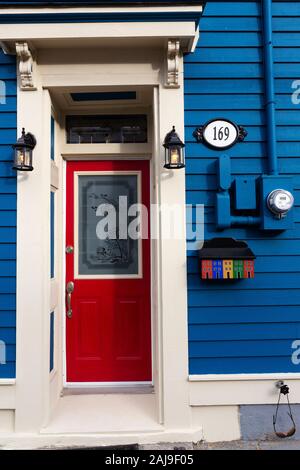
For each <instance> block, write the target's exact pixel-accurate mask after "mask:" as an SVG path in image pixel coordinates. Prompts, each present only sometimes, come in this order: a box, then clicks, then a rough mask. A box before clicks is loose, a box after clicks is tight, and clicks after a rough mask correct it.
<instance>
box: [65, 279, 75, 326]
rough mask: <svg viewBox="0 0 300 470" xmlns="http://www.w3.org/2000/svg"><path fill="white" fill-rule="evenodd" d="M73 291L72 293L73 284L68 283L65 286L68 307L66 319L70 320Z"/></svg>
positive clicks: (71, 282)
mask: <svg viewBox="0 0 300 470" xmlns="http://www.w3.org/2000/svg"><path fill="white" fill-rule="evenodd" d="M73 291H74V282H73V281H70V282H68V284H67V306H68V310H67V317H68V318H72V314H73V311H72V306H71V301H72V292H73Z"/></svg>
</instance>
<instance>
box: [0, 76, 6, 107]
mask: <svg viewBox="0 0 300 470" xmlns="http://www.w3.org/2000/svg"><path fill="white" fill-rule="evenodd" d="M0 104H6V84H5V82H4V81H3V80H0Z"/></svg>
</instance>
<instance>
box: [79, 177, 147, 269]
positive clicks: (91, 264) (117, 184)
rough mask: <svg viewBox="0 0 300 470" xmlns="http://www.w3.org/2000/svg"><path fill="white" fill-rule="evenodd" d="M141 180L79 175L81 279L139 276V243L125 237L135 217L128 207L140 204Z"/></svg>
mask: <svg viewBox="0 0 300 470" xmlns="http://www.w3.org/2000/svg"><path fill="white" fill-rule="evenodd" d="M138 179H139V175H138V174H117V173H116V174H109V175H108V174H97V175H95V174H91V175H86V174H85V175H78V254H77V256H78V275H79V276H95V277H97V276H101V277H103V276H108V277H109V276H114V275H115V276H121V277H123V276H124V277H126V276H129V277H130V276H133V275H138V274H140V273H139V240H137V239H133V238H130V237H129V236H127V237H126V238H124V227H125V229H126V231H127V227H128V225H129V224H130V222H131V221H132V220H133V219H134V218H135V217H130V216H128V208H129V207H130V206H131V205H132V204H136V203H138V202H139V201H138V184H139V181H138ZM120 198H121V199H120ZM120 201H122V203H121V205H120ZM126 205H127V207H126ZM121 206H122V208H121ZM120 213H121V217H123V219H122V220H123V222H121V224H120ZM103 234H106V236H105V237H103Z"/></svg>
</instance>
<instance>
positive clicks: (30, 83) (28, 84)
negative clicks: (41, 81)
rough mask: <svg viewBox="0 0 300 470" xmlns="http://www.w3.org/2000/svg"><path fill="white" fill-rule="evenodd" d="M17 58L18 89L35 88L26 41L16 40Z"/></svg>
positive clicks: (31, 89)
mask: <svg viewBox="0 0 300 470" xmlns="http://www.w3.org/2000/svg"><path fill="white" fill-rule="evenodd" d="M16 53H17V57H18V59H19V74H20V89H21V90H30V91H33V90H36V87H35V85H34V74H33V58H32V54H31V51H30V49H29V46H28V43H27V42H16Z"/></svg>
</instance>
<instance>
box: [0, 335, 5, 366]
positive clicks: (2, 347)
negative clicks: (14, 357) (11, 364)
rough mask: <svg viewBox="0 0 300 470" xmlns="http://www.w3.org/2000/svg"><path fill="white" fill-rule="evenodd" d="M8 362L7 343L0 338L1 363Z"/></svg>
mask: <svg viewBox="0 0 300 470" xmlns="http://www.w3.org/2000/svg"><path fill="white" fill-rule="evenodd" d="M1 364H2V365H4V364H6V344H5V342H4V341H2V340H0V365H1Z"/></svg>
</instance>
